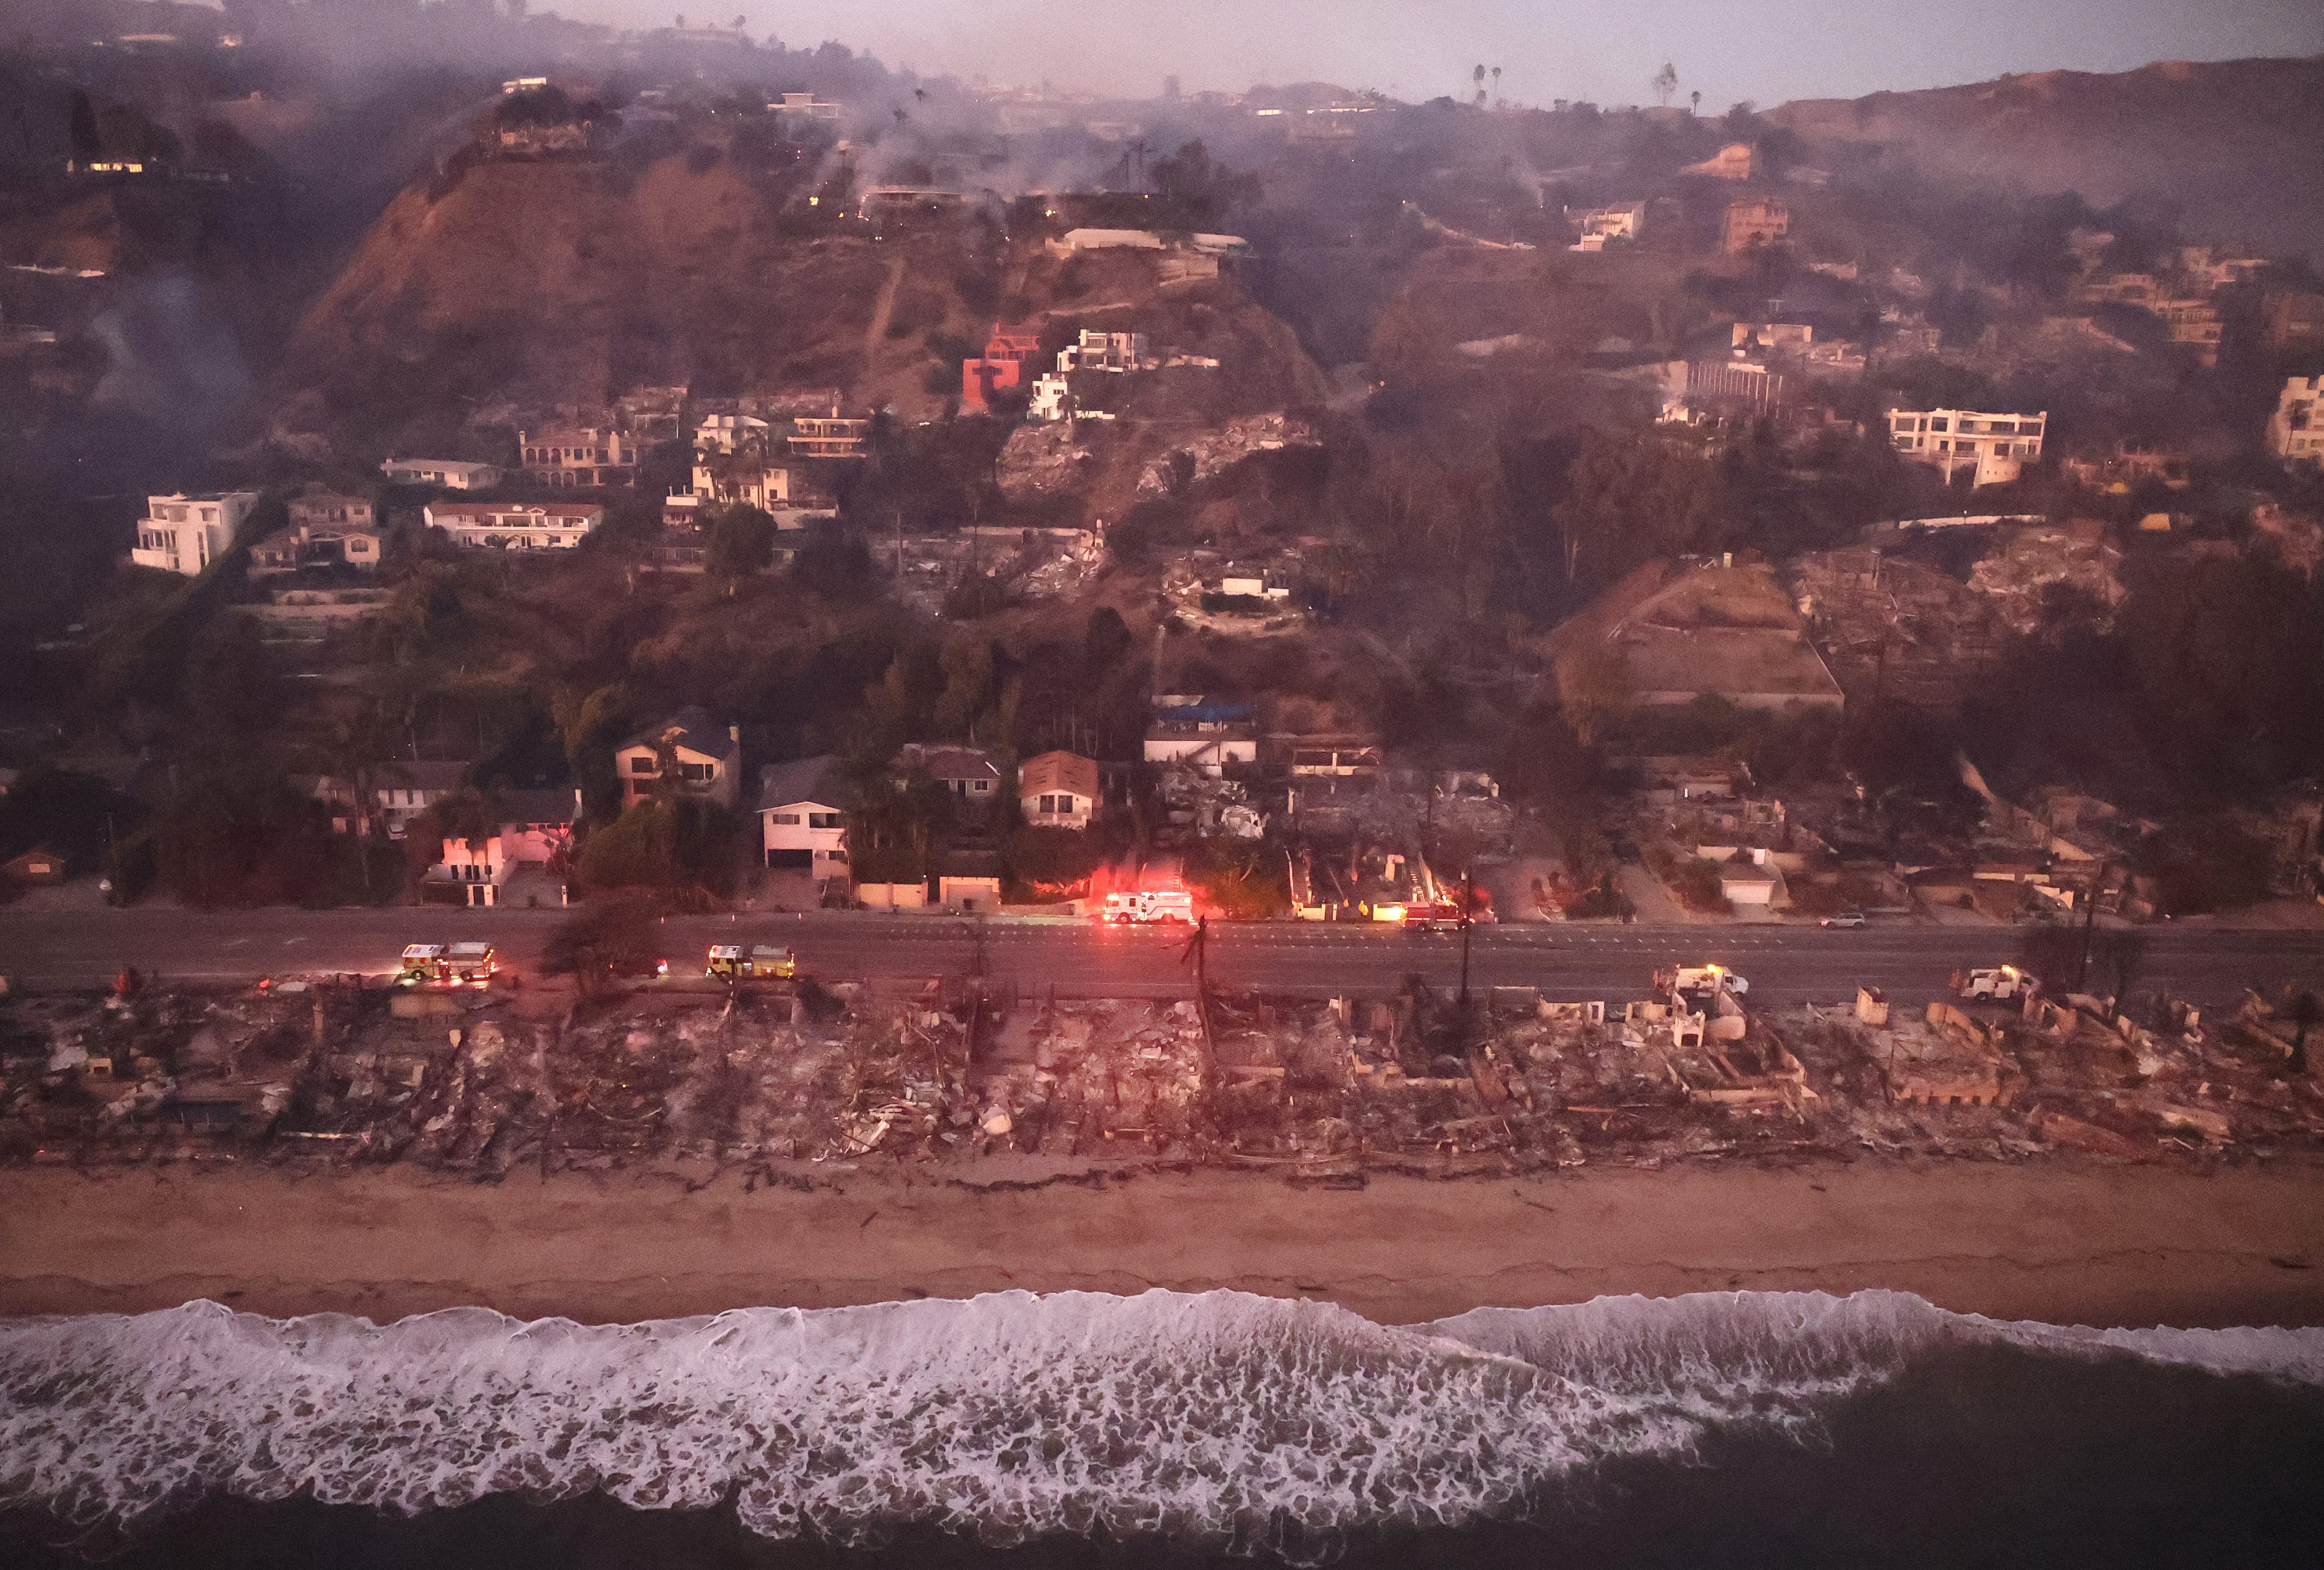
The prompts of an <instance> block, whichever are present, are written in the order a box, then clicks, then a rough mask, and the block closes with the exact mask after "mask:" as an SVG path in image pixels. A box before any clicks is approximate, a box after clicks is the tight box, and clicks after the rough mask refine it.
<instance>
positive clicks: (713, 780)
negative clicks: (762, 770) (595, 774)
mask: <svg viewBox="0 0 2324 1570" xmlns="http://www.w3.org/2000/svg"><path fill="white" fill-rule="evenodd" d="M665 752H667V753H668V754H669V760H670V771H671V779H672V780H673V782H674V783H675V785H676V788H677V789H678V791H679V792H680V793H682V794H684V795H687V796H706V797H708V798H710V799H711V800H713V801H715V802H716V803H718V805H719V806H721V807H728V808H731V807H733V805H734V797H735V778H734V776H735V773H736V771H738V770H739V769H740V768H741V767H742V727H741V726H740V725H727V726H725V727H724V728H723V729H722V728H721V727H720V726H718V725H715V724H714V723H713V722H712V720H711V718H710V711H709V710H707V709H705V708H702V707H687V708H682V709H680V710H678V712H677V713H676V714H674V715H672V716H669V718H668V719H666V720H663V721H662V722H661V723H660V724H659V725H648V726H647V727H646V728H645V729H643V730H641V731H640V732H639V733H638V734H636V735H634V736H632V737H631V738H630V739H629V740H628V741H626V742H624V743H622V744H621V746H620V747H619V748H618V749H616V750H615V752H614V753H613V771H614V772H615V773H616V774H618V775H620V776H621V780H622V807H623V808H631V807H634V806H636V805H637V804H638V803H639V802H641V801H643V800H645V799H647V798H648V797H650V796H652V795H653V794H654V793H655V791H656V790H657V788H659V786H660V785H661V783H662V780H663V773H662V755H663V753H665Z"/></svg>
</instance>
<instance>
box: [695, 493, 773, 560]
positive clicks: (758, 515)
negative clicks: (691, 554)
mask: <svg viewBox="0 0 2324 1570" xmlns="http://www.w3.org/2000/svg"><path fill="white" fill-rule="evenodd" d="M774 564H775V521H774V519H773V518H771V517H770V516H769V515H768V514H767V513H765V512H763V511H762V510H761V509H760V508H757V507H729V508H727V509H726V510H725V511H724V512H723V513H720V514H719V516H718V521H717V522H715V523H714V524H712V525H711V527H710V561H709V566H710V570H711V571H712V572H714V573H715V574H717V575H718V576H719V577H752V576H754V575H756V574H758V573H762V572H764V571H766V570H767V569H768V568H770V567H772V566H773V565H774Z"/></svg>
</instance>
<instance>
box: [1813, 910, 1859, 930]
mask: <svg viewBox="0 0 2324 1570" xmlns="http://www.w3.org/2000/svg"><path fill="white" fill-rule="evenodd" d="M1816 925H1817V926H1819V927H1865V926H1869V925H1870V923H1869V922H1867V921H1866V920H1865V919H1864V912H1863V911H1861V910H1842V911H1840V913H1839V914H1838V915H1836V916H1827V917H1825V918H1824V919H1822V920H1821V921H1819V922H1817V923H1816Z"/></svg>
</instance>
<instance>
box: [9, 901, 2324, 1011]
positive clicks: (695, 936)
mask: <svg viewBox="0 0 2324 1570" xmlns="http://www.w3.org/2000/svg"><path fill="white" fill-rule="evenodd" d="M562 915H563V913H562V912H559V911H555V910H412V909H397V910H328V911H305V910H281V909H274V910H237V911H190V910H169V909H160V908H154V907H140V908H135V909H131V910H102V909H97V910H72V911H32V910H23V909H22V908H21V907H20V908H18V909H15V910H0V974H5V975H6V976H7V977H8V978H9V979H10V981H11V982H12V983H13V984H14V985H16V986H18V987H24V988H35V989H38V988H66V987H86V986H97V985H101V984H104V983H105V982H106V981H108V980H110V979H111V977H112V976H113V975H114V974H115V973H116V972H118V971H119V969H120V968H121V967H122V966H123V965H135V966H136V967H137V968H138V969H139V970H141V971H143V972H145V973H146V974H150V975H153V976H157V977H161V978H164V979H177V980H184V981H198V982H230V981H244V980H251V979H254V978H256V977H258V976H262V975H276V976H284V977H288V976H293V975H300V974H315V973H318V972H328V971H361V972H367V973H372V974H377V973H380V972H383V971H389V970H392V969H393V968H394V966H395V962H396V956H397V954H398V953H399V952H400V951H401V948H402V947H403V945H405V944H406V943H409V942H412V941H415V940H418V939H423V938H436V939H439V940H443V941H450V940H453V939H457V938H461V937H484V938H489V939H491V940H492V941H493V943H494V944H495V945H497V946H498V947H499V949H500V953H501V957H502V960H503V965H506V966H507V967H509V968H511V969H512V970H513V971H515V972H516V973H517V974H521V975H525V976H526V977H527V978H528V979H530V975H531V973H532V972H533V971H534V970H535V967H536V965H537V963H538V959H539V953H540V947H541V944H542V943H543V941H544V940H545V939H546V938H547V937H548V935H549V931H550V929H551V928H554V927H555V926H556V924H557V923H558V920H559V919H562ZM664 929H665V932H666V934H667V941H666V942H665V944H664V945H663V953H664V954H665V955H666V956H668V957H669V961H670V968H671V971H672V972H673V974H698V971H697V967H698V966H699V965H700V964H701V958H702V954H703V951H704V949H705V947H707V946H708V945H709V944H711V943H713V942H733V941H738V940H739V941H742V942H780V943H786V944H788V945H789V946H791V947H794V948H796V949H798V952H799V955H800V957H801V959H802V961H803V962H804V964H805V965H806V967H807V969H808V970H809V971H810V972H812V973H813V974H817V975H820V976H824V977H825V978H828V979H835V980H842V979H847V978H851V977H860V976H866V975H945V974H968V973H973V972H977V971H979V970H981V971H982V974H986V975H989V976H991V977H993V978H994V979H996V980H997V981H1001V982H1004V983H1005V982H1010V981H1013V982H1015V983H1016V984H1017V985H1018V986H1019V987H1020V988H1022V989H1024V990H1026V991H1028V992H1038V991H1046V990H1047V989H1048V988H1050V987H1052V986H1054V987H1055V988H1056V990H1057V992H1058V993H1059V994H1060V995H1064V996H1076V995H1080V996H1087V995H1100V994H1111V995H1120V996H1148V995H1177V994H1179V993H1184V992H1185V991H1186V990H1187V989H1188V987H1189V986H1190V985H1191V984H1192V980H1193V973H1192V970H1191V969H1190V967H1189V966H1188V965H1185V963H1184V962H1183V961H1182V959H1181V957H1180V956H1181V953H1182V951H1183V950H1184V948H1185V929H1184V928H1108V927H1101V926H1099V925H1096V924H1095V923H1071V924H1066V923H1059V922H1054V921H1019V920H1013V919H994V920H991V921H985V922H977V921H973V920H964V919H960V918H957V917H941V916H925V915H921V916H902V917H891V916H876V915H868V914H840V913H829V914H815V915H808V916H805V917H799V916H782V915H755V916H745V917H742V918H741V919H739V920H729V919H726V918H724V917H672V918H671V919H669V921H668V922H666V923H665V924H664ZM2140 936H2141V937H2144V940H2145V950H2144V955H2143V956H2142V957H2141V959H2140V962H2139V966H2138V975H2137V979H2136V980H2135V983H2134V990H2135V991H2141V992H2144V991H2146V990H2148V989H2151V988H2155V987H2168V988H2169V989H2171V990H2172V992H2174V993H2179V994H2180V995H2181V996H2183V997H2187V998H2189V999H2190V1000H2192V1001H2194V1002H2198V1003H2201V1004H2204V1005H2206V1006H2209V1007H2214V1008H2216V1007H2218V1006H2220V1005H2222V1004H2227V1003H2232V1002H2235V1001H2236V998H2237V997H2238V996H2239V995H2240V993H2241V991H2242V989H2243V988H2245V987H2246V986H2274V985H2278V984H2282V983H2285V982H2297V983H2301V984H2306V985H2318V986H2324V932H2298V931H2283V930H2246V929H2236V928H2213V927H2206V926H2186V927H2163V928H2145V929H2144V930H2143V931H2142V933H2141V934H2140ZM2019 942H2020V937H2019V935H2018V934H2016V933H2014V932H2011V931H2009V930H2007V929H2005V928H1961V927H1928V926H1918V925H1904V924H1899V925H1895V926H1886V925H1877V924H1876V925H1875V926H1873V927H1871V928H1867V929H1864V930H1861V931H1831V932H1828V931H1823V930H1821V929H1819V928H1812V927H1760V926H1751V927H1740V926H1728V925H1701V926H1666V927H1646V926H1636V927H1610V926H1599V925H1596V924H1589V923H1577V924H1573V925H1571V926H1563V925H1560V926H1550V925H1534V924H1528V925H1525V926H1516V925H1512V926H1508V927H1502V928H1480V929H1479V931H1478V933H1477V935H1476V937H1475V940H1474V945H1473V948H1472V951H1471V981H1472V983H1473V984H1477V985H1480V986H1482V985H1491V984H1523V985H1533V986H1539V987H1541V988H1543V989H1544V991H1545V992H1547V993H1550V994H1551V995H1553V996H1562V997H1572V998H1593V997H1605V998H1615V999H1619V998H1625V997H1637V996H1640V995H1643V993H1645V991H1646V978H1647V975H1648V974H1649V973H1650V972H1651V971H1652V970H1654V968H1655V966H1657V965H1668V964H1672V963H1674V962H1683V963H1686V964H1701V963H1703V962H1705V961H1716V962H1719V963H1721V964H1726V965H1732V966H1733V967H1734V968H1736V969H1737V970H1739V971H1741V972H1742V973H1743V974H1744V975H1745V976H1747V977H1748V978H1749V980H1750V983H1751V995H1752V997H1753V999H1754V1000H1755V1001H1758V1002H1766V1003H1769V1004H1777V1005H1780V1004H1786V1003H1796V1002H1811V1001H1812V1002H1839V1001H1843V1000H1845V999H1847V998H1849V997H1851V996H1853V994H1854V992H1855V989H1856V987H1857V986H1858V984H1870V985H1873V986H1879V987H1885V988H1886V989H1887V990H1888V991H1889V992H1890V993H1893V994H1895V996H1897V997H1899V998H1903V999H1907V1000H1911V999H1915V998H1922V997H1929V996H1934V995H1936V994H1938V993H1941V992H1942V991H1943V990H1944V987H1945V984H1946V980H1947V978H1948V977H1949V976H1950V974H1951V972H1952V971H1953V969H1954V968H1955V967H1956V966H1959V965H1996V964H1999V963H2001V962H2003V961H2006V960H2010V959H2014V958H2015V957H2017V955H2018V945H2019ZM1460 967H1461V943H1460V939H1459V938H1458V937H1448V936H1425V935H1422V934H1418V933H1410V932H1404V931H1401V930H1396V929H1391V928H1370V927H1361V926H1320V925H1309V924H1306V923H1300V922H1273V923H1266V924H1259V925H1250V926H1240V925H1227V924H1214V925H1213V928H1212V943H1211V952H1210V970H1211V975H1212V978H1213V980H1214V981H1217V982H1222V983H1227V984H1236V985H1250V986H1261V987H1268V988H1274V989H1280V990H1283V991H1286V992H1296V993H1315V994H1323V993H1337V992H1351V993H1385V992H1388V991H1392V990H1393V989H1394V988H1395V987H1396V986H1397V984H1399V983H1400V982H1401V980H1402V979H1403V977H1404V976H1406V974H1412V973H1415V972H1417V973H1419V974H1424V975H1425V976H1427V977H1428V978H1429V979H1430V980H1432V981H1434V982H1437V983H1441V984H1450V983H1452V982H1453V981H1455V980H1457V979H1458V977H1459V974H1460ZM2054 979H2061V978H2053V980H2054Z"/></svg>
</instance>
